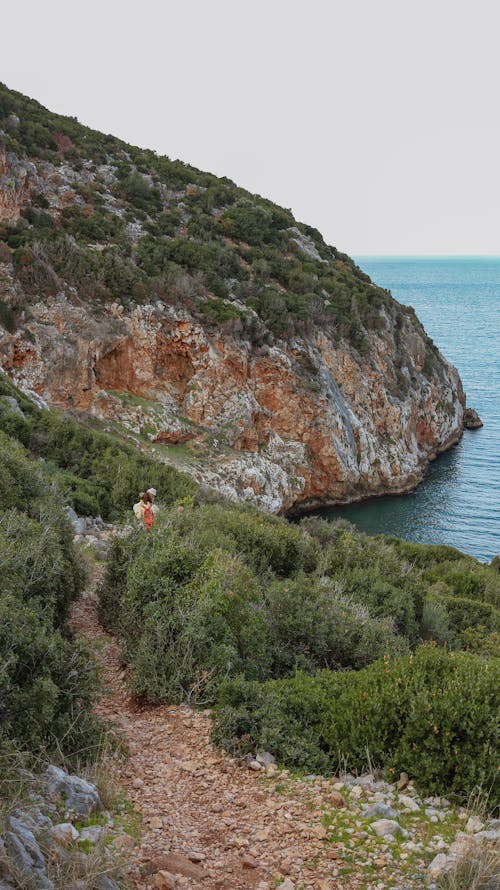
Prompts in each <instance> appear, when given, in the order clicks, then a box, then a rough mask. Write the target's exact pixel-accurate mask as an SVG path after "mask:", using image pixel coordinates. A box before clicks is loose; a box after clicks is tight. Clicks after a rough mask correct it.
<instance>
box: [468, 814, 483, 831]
mask: <svg viewBox="0 0 500 890" xmlns="http://www.w3.org/2000/svg"><path fill="white" fill-rule="evenodd" d="M483 828H484V823H483V822H481V819H480V818H479V816H471V817H470V819H468V820H467V822H466V825H465V830H466V831H467V832H468V834H474V833H475V832H476V831H482V830H483Z"/></svg>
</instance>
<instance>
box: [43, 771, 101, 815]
mask: <svg viewBox="0 0 500 890" xmlns="http://www.w3.org/2000/svg"><path fill="white" fill-rule="evenodd" d="M44 778H45V780H46V782H47V788H48V790H49V792H50V793H51V794H52V795H54V796H56V797H59V798H63V800H64V803H65V805H66V807H67V809H68V810H71V811H73V812H74V813H76V814H77V815H78V816H90V815H91V813H93V812H95V811H96V810H97V809H99V807H100V800H99V793H98V791H97V788H96V786H95V785H93V784H92V783H91V782H87V781H86V780H85V779H82V778H80V777H79V776H71V775H68V773H66V772H65V771H64V770H62V769H59V767H57V766H53V765H51V766H49V767H47V770H46V771H45V774H44Z"/></svg>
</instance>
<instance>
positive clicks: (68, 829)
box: [52, 822, 80, 844]
mask: <svg viewBox="0 0 500 890" xmlns="http://www.w3.org/2000/svg"><path fill="white" fill-rule="evenodd" d="M79 836H80V835H79V832H78V831H77V830H76V828H75V826H74V825H72V824H71V822H60V823H59V825H54V827H53V829H52V837H53V838H54V840H56V841H57V842H58V843H59V844H71V843H72V841H76V839H77V838H78V837H79Z"/></svg>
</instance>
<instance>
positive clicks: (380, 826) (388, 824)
mask: <svg viewBox="0 0 500 890" xmlns="http://www.w3.org/2000/svg"><path fill="white" fill-rule="evenodd" d="M371 827H372V829H373V831H374V832H375V834H376V835H377V837H385V836H386V835H390V836H391V837H394V835H396V834H398V832H400V833H401V834H402V835H403V837H408V832H407V831H405V830H404V828H401V825H400V824H399V822H396V821H395V820H394V819H378V820H377V822H372V825H371Z"/></svg>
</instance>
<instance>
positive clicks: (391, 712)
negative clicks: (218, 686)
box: [214, 646, 500, 806]
mask: <svg viewBox="0 0 500 890" xmlns="http://www.w3.org/2000/svg"><path fill="white" fill-rule="evenodd" d="M499 680H500V660H499V659H490V660H485V659H483V658H481V657H478V656H474V655H471V654H468V653H447V652H446V651H445V650H443V649H439V648H436V647H435V646H422V647H420V648H419V649H418V650H417V651H416V653H415V654H414V655H411V656H406V657H404V658H397V659H393V660H391V659H383V660H381V661H377V662H375V663H374V664H372V665H370V666H369V667H367V668H364V669H363V670H361V671H358V672H354V671H349V672H347V673H339V672H333V673H332V672H328V671H325V672H323V673H321V674H318V675H317V676H316V677H314V678H310V677H306V676H304V675H302V674H300V675H298V676H297V677H295V678H294V679H292V680H288V681H285V680H283V681H281V682H279V683H278V682H270V683H266V684H263V685H262V684H255V683H254V684H248V683H242V682H241V681H239V682H236V683H231V684H228V685H227V686H226V687H225V689H224V690H223V692H222V694H221V698H220V702H219V704H218V707H217V711H216V717H215V724H214V738H215V739H216V740H217V741H219V742H222V743H223V744H224V745H225V746H226V747H230V748H233V749H234V748H235V747H238V745H240V744H242V745H243V748H244V749H246V750H255V748H256V747H257V748H260V747H264V746H265V747H268V748H269V750H271V751H272V752H273V753H275V754H276V755H277V756H278V757H279V758H280V760H282V762H284V763H285V764H287V765H288V766H296V767H299V768H304V767H305V768H306V769H308V770H313V771H317V770H325V769H327V770H328V771H329V772H334V771H335V769H336V767H337V765H338V763H339V762H343V763H344V764H347V765H348V766H349V768H351V769H354V770H362V769H363V768H364V767H365V766H366V762H367V758H368V756H369V758H370V762H371V763H372V764H373V765H375V766H381V767H383V768H385V769H386V770H389V771H390V772H391V773H395V774H397V773H398V772H399V771H401V770H405V771H406V772H408V774H409V775H410V776H412V778H414V779H415V781H416V782H417V784H418V787H419V789H420V790H421V792H422V793H438V794H439V793H446V794H450V793H455V794H456V795H459V796H467V795H469V794H471V793H472V792H473V790H474V789H475V788H477V787H478V786H480V785H483V786H484V787H486V788H488V789H490V788H491V789H492V796H491V801H492V803H493V806H494V805H495V803H496V802H498V793H499V789H498V786H497V785H496V784H495V781H498V780H497V779H495V769H496V764H495V763H494V754H495V750H496V743H497V733H498V707H499V704H500V702H499V692H498V690H499V688H500V687H499ZM291 703H293V705H291ZM288 714H290V718H288ZM233 735H234V737H233ZM273 740H274V741H275V744H274V745H273V744H272V741H273Z"/></svg>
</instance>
